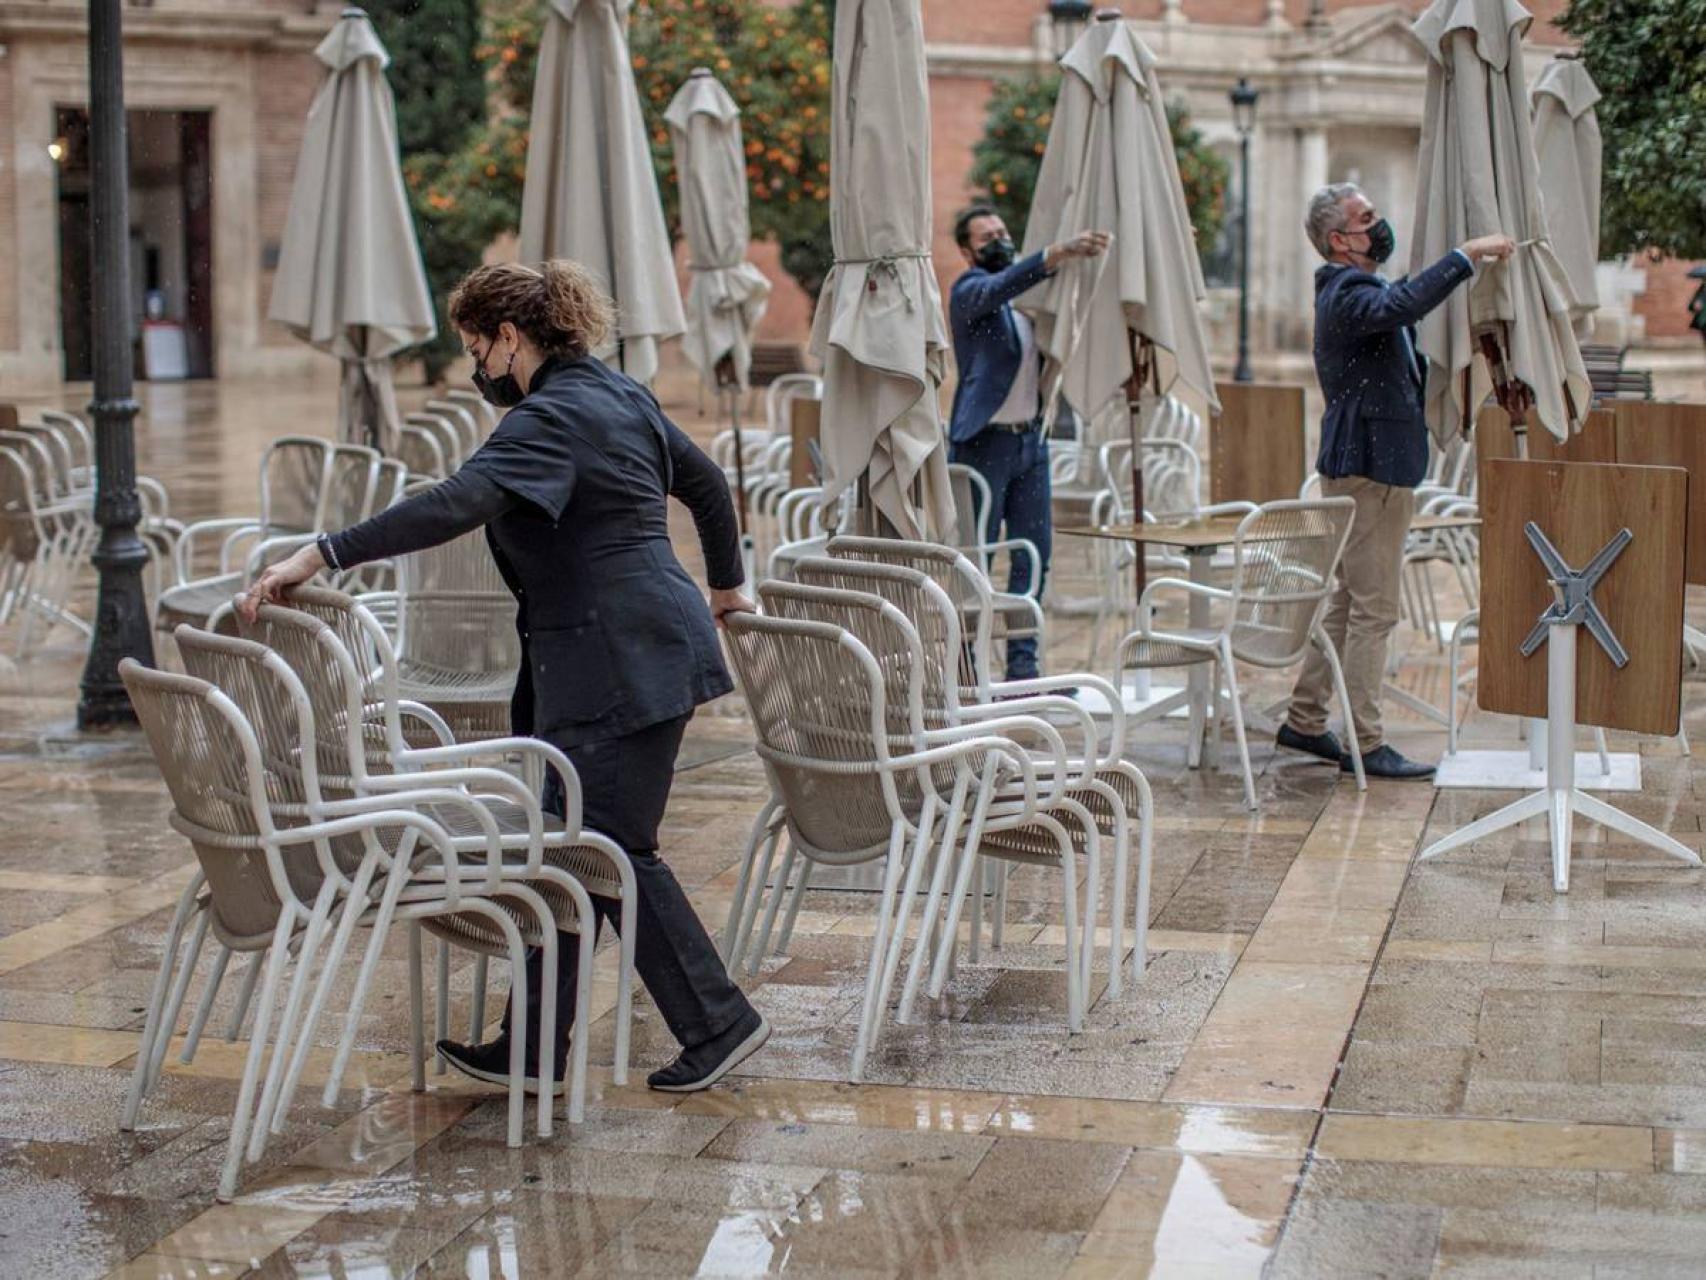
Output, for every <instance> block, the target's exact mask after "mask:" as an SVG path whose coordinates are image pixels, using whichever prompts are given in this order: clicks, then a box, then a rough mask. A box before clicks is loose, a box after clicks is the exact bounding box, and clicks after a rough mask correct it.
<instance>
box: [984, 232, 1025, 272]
mask: <svg viewBox="0 0 1706 1280" xmlns="http://www.w3.org/2000/svg"><path fill="white" fill-rule="evenodd" d="M1018 252H1019V250H1018V247H1017V246H1016V245H1015V244H1014V243H1013V242H1012V241H1011V240H1009V239H1008V238H1007V237H1006V236H1001V237H1000V238H999V239H995V240H985V241H984V242H983V245H982V247H981V248H979V249H978V251H977V254H976V257H977V265H978V266H980V267H982V268H983V269H984V270H985V271H1005V270H1007V268H1008V267H1010V266H1012V265H1013V258H1014V256H1015V255H1016V254H1017V253H1018Z"/></svg>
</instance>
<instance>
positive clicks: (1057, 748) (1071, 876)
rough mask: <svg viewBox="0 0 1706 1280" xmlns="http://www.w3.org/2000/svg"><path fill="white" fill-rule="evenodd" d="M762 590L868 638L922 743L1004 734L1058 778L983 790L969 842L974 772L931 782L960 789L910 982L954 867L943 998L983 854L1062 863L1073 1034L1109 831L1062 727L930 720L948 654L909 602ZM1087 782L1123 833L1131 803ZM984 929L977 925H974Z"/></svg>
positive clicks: (911, 890)
mask: <svg viewBox="0 0 1706 1280" xmlns="http://www.w3.org/2000/svg"><path fill="white" fill-rule="evenodd" d="M760 594H761V596H762V598H763V601H764V605H765V608H766V610H767V611H769V612H771V613H773V614H775V615H777V616H779V617H793V618H798V619H800V620H803V621H828V622H831V623H833V624H835V625H837V626H839V627H841V628H842V629H844V630H846V631H847V632H848V633H849V634H851V635H853V636H854V637H855V638H856V639H858V640H859V641H860V642H861V643H863V644H864V645H865V646H866V648H867V649H868V650H870V651H871V652H872V653H873V654H874V655H875V657H876V658H877V662H878V666H879V668H880V669H881V670H882V672H883V674H884V678H885V682H886V686H887V687H886V690H885V692H886V697H887V705H888V706H889V707H890V708H893V707H895V706H897V705H901V704H902V700H903V699H904V700H905V702H906V703H907V704H915V705H916V707H917V710H916V711H914V712H913V713H912V714H913V715H914V716H915V717H916V718H917V723H918V725H920V726H922V727H920V728H917V729H915V730H914V733H915V734H916V735H917V736H918V739H919V741H921V742H923V743H924V744H926V745H929V744H934V743H935V742H938V741H941V740H944V739H946V740H952V738H953V737H955V736H958V735H961V734H968V733H969V734H995V735H999V736H1000V737H1001V738H1003V739H1005V740H1007V741H1008V742H1009V744H1010V750H1011V751H1012V752H1016V753H1022V754H1024V755H1025V757H1026V758H1027V760H1028V761H1029V762H1030V764H1031V767H1032V770H1033V771H1034V773H1035V775H1036V777H1037V778H1038V779H1039V781H1040V780H1043V779H1045V778H1046V779H1047V780H1049V781H1050V783H1051V785H1050V786H1049V788H1048V790H1047V792H1046V793H1045V794H1042V795H1039V796H1038V797H1037V799H1036V801H1035V802H1034V804H1033V803H1032V802H1031V801H1030V799H1029V798H1028V795H1027V794H1022V792H1023V791H1024V788H1023V787H1020V788H1018V789H1015V787H1014V786H1013V785H1011V784H1007V783H1006V782H1005V781H1004V780H1002V779H1000V778H996V779H992V780H989V781H988V782H986V784H985V787H984V789H983V791H981V792H980V795H979V797H978V810H977V812H976V813H975V814H974V816H973V821H972V823H971V825H970V827H969V829H968V833H967V838H966V840H965V842H964V844H963V845H962V844H961V843H960V842H959V834H960V828H961V823H962V822H963V821H964V819H965V816H966V804H967V802H968V800H969V799H970V797H969V795H968V794H967V791H966V789H965V784H966V783H967V782H969V781H970V779H969V778H968V777H966V776H964V775H962V776H959V777H956V776H955V775H954V774H952V773H951V772H948V771H944V770H943V769H942V768H941V767H938V769H937V770H935V771H933V773H932V775H931V782H932V785H933V787H934V791H935V794H936V797H937V799H938V801H940V799H941V798H942V797H944V796H948V795H949V794H950V793H952V799H951V800H950V801H949V802H948V803H947V806H946V808H945V809H944V810H943V822H944V827H943V835H942V843H941V847H940V849H939V850H938V852H937V858H936V871H935V874H934V876H933V877H932V885H931V894H930V899H929V905H928V906H927V907H926V909H925V914H924V917H923V924H922V926H921V929H920V936H919V941H918V944H917V945H916V946H915V947H914V948H913V962H912V965H911V967H910V970H909V976H908V982H907V986H908V987H911V988H914V989H915V988H916V985H917V980H918V974H919V973H920V972H921V971H922V961H923V956H924V954H925V952H926V951H927V950H928V947H929V942H930V938H931V934H932V926H933V924H934V920H935V907H936V906H937V905H938V904H939V903H940V901H941V895H942V888H943V885H944V884H945V882H946V879H947V875H948V871H949V868H950V866H952V867H954V868H956V869H957V870H956V874H955V885H954V890H953V894H952V896H951V898H950V900H949V909H948V921H947V923H946V925H945V926H944V933H943V942H942V945H941V947H940V948H939V950H938V957H937V967H936V972H935V974H934V975H933V980H932V989H931V994H932V995H933V996H936V995H940V994H941V991H942V988H943V987H944V986H945V985H946V983H947V965H948V960H949V956H950V955H951V952H952V943H951V942H950V941H949V940H950V939H953V938H955V937H956V936H957V933H958V926H959V915H960V908H961V906H962V905H963V902H964V900H965V897H966V895H967V893H968V892H969V890H970V884H971V877H972V871H973V867H974V864H976V863H977V859H978V856H979V854H980V853H981V854H982V855H983V856H987V857H992V858H997V859H1001V860H1002V861H1004V862H1022V863H1031V864H1034V865H1040V866H1050V867H1056V868H1058V869H1059V870H1060V871H1061V873H1062V879H1063V898H1064V904H1065V917H1066V933H1067V942H1066V956H1067V983H1066V990H1067V1025H1068V1028H1069V1029H1070V1030H1073V1031H1076V1030H1078V1029H1080V1027H1081V1025H1082V1017H1083V1011H1084V1001H1085V995H1084V993H1085V991H1086V990H1087V988H1088V975H1089V971H1090V966H1089V959H1090V954H1091V948H1090V946H1089V945H1088V941H1089V938H1088V933H1089V930H1090V929H1091V928H1093V925H1094V921H1095V917H1096V906H1097V892H1098V889H1099V887H1100V882H1101V877H1100V868H1101V846H1100V828H1099V825H1098V823H1097V821H1096V819H1095V817H1094V816H1093V815H1092V814H1091V812H1090V811H1089V809H1088V808H1087V807H1086V806H1085V805H1084V804H1083V803H1081V802H1080V801H1079V800H1078V799H1076V798H1074V796H1073V795H1072V793H1071V789H1070V781H1071V773H1070V762H1069V759H1068V757H1067V755H1066V748H1065V743H1064V741H1063V740H1062V738H1061V735H1060V733H1059V731H1058V730H1057V729H1056V728H1055V727H1054V726H1053V725H1051V724H1049V723H1048V722H1047V721H1044V720H1042V719H1039V718H1036V717H1032V716H1024V715H1020V714H1018V713H1009V714H1006V715H1002V716H999V717H996V716H991V717H987V718H984V719H982V720H981V721H979V722H978V723H973V724H947V723H942V720H943V717H941V716H940V715H937V716H935V717H934V718H935V719H936V720H937V721H938V723H937V724H935V725H930V724H929V723H928V722H929V720H930V719H931V718H932V717H931V715H930V713H929V712H928V711H927V710H926V709H925V707H924V705H923V702H922V698H921V696H920V694H921V689H922V685H923V683H924V681H923V680H921V679H920V676H919V673H920V672H921V671H924V670H928V669H929V668H930V666H931V665H933V663H936V662H937V661H938V660H937V659H936V658H934V657H933V655H931V654H929V653H927V652H925V650H924V648H923V645H922V644H921V642H920V639H919V635H918V632H917V630H916V629H915V628H914V627H913V626H912V623H911V620H910V619H909V618H907V617H906V615H905V614H904V613H902V612H901V610H900V609H898V608H896V607H895V606H894V605H893V604H891V603H889V602H888V601H886V600H884V599H883V598H881V597H880V596H876V595H873V594H870V593H866V592H859V591H846V590H839V589H836V588H830V587H814V586H807V585H804V584H789V583H766V584H765V585H764V587H762V588H761V589H760ZM942 683H945V681H943V682H942ZM891 714H892V712H891ZM893 727H898V726H893ZM956 784H957V789H956ZM1027 785H1028V784H1027ZM1086 785H1088V786H1089V787H1092V788H1098V789H1099V790H1100V792H1101V797H1100V798H1101V799H1102V800H1103V801H1104V802H1105V803H1106V804H1108V805H1109V806H1111V814H1110V817H1111V820H1112V821H1113V822H1114V823H1115V824H1116V825H1117V827H1118V829H1119V834H1120V835H1121V836H1123V835H1124V834H1125V830H1126V822H1125V815H1124V807H1123V805H1122V804H1121V802H1120V799H1119V797H1118V794H1117V793H1116V792H1114V790H1113V789H1112V788H1111V787H1107V786H1105V785H1103V784H1098V783H1096V782H1095V781H1094V780H1091V781H1090V782H1089V783H1088V784H1086ZM1023 810H1029V811H1031V812H1033V813H1034V814H1035V817H1034V819H1033V820H1032V821H1030V822H1028V823H1027V822H1015V821H1014V820H1013V819H1014V815H1015V814H1016V813H1018V812H1020V811H1023ZM1003 837H1006V838H1005V839H1003ZM922 848H923V845H922V844H921V849H922ZM1078 856H1082V857H1083V858H1084V862H1085V868H1084V870H1085V879H1086V883H1087V902H1086V906H1085V910H1084V914H1083V920H1084V921H1086V922H1087V923H1086V924H1085V925H1084V934H1085V936H1083V937H1081V936H1080V925H1079V911H1078V893H1077V881H1078V870H1077V866H1076V862H1077V858H1078ZM788 871H789V867H788V866H787V864H786V863H785V864H784V866H783V869H782V872H781V873H780V875H779V877H778V880H777V894H776V896H775V897H774V898H773V899H772V910H773V911H774V907H775V904H776V902H777V901H778V900H779V898H780V891H781V888H782V885H783V884H784V883H785V882H786V880H787V876H788ZM922 872H923V857H922V856H921V855H920V856H915V858H914V861H913V863H912V865H911V868H910V870H909V873H908V878H907V888H906V891H905V896H904V897H903V898H902V900H901V905H900V916H901V920H900V929H901V931H902V932H904V930H905V926H906V916H907V913H908V911H909V909H910V904H911V901H912V898H913V897H914V896H915V895H916V890H917V885H918V882H919V877H920V876H921V874H922ZM802 882H803V878H802ZM795 892H796V895H797V894H798V893H799V892H800V890H799V888H798V887H796V891H795ZM975 930H976V926H975V925H974V932H975ZM766 932H768V925H767V928H766ZM900 936H901V935H900V934H897V935H896V941H895V944H894V947H895V954H894V957H893V958H892V959H891V961H890V964H891V966H892V965H893V964H894V963H897V962H898V956H899V939H900ZM891 976H892V974H891ZM938 979H939V981H938ZM887 992H888V979H885V981H884V986H883V1000H884V1005H885V1007H886V1002H887ZM909 1017H910V1004H909V1002H906V1001H905V1000H904V998H903V1004H902V1021H905V1020H907V1019H908V1018H909Z"/></svg>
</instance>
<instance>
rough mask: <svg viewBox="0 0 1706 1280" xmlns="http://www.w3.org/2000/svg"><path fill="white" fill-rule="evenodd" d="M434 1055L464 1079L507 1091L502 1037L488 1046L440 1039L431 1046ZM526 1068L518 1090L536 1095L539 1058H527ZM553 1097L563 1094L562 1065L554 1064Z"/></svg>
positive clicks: (506, 1044) (506, 1050) (505, 1042)
mask: <svg viewBox="0 0 1706 1280" xmlns="http://www.w3.org/2000/svg"><path fill="white" fill-rule="evenodd" d="M435 1048H437V1050H438V1056H439V1057H441V1058H443V1059H444V1060H445V1061H446V1062H448V1063H449V1064H450V1065H451V1066H453V1067H455V1068H456V1069H457V1070H458V1071H460V1072H461V1073H462V1074H463V1075H465V1076H471V1077H473V1078H474V1079H475V1080H484V1081H485V1082H486V1083H487V1084H496V1085H502V1086H503V1087H504V1088H506V1089H507V1088H509V1039H508V1038H507V1037H504V1036H500V1037H498V1039H496V1040H493V1041H491V1042H490V1043H489V1044H457V1043H456V1041H454V1040H440V1041H439V1042H438V1044H437V1045H436V1046H435ZM527 1067H528V1070H529V1071H530V1072H531V1074H529V1075H528V1076H527V1077H526V1078H525V1079H524V1080H523V1082H522V1087H523V1088H525V1089H526V1090H527V1092H528V1093H532V1094H537V1093H538V1092H539V1076H538V1067H539V1058H538V1055H537V1053H529V1054H528V1055H527ZM551 1092H552V1094H553V1095H560V1094H561V1093H562V1092H563V1064H562V1063H560V1062H559V1063H558V1064H557V1078H556V1079H555V1080H553V1081H552V1082H551Z"/></svg>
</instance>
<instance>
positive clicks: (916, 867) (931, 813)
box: [873, 796, 936, 1034]
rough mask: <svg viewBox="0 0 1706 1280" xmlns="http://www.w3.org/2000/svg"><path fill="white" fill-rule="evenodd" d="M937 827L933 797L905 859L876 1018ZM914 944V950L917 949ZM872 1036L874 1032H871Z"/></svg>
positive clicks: (891, 978)
mask: <svg viewBox="0 0 1706 1280" xmlns="http://www.w3.org/2000/svg"><path fill="white" fill-rule="evenodd" d="M935 825H936V801H935V797H934V796H929V797H926V798H925V801H924V808H923V811H922V812H921V813H920V815H919V819H918V836H917V839H916V840H914V841H913V846H912V852H911V854H910V855H909V856H908V858H907V867H906V882H905V884H904V885H903V886H902V888H901V891H900V902H899V904H898V905H897V906H896V908H895V926H894V934H893V936H892V937H891V938H890V939H889V945H888V954H887V955H886V956H885V957H884V959H883V977H882V981H881V983H880V984H879V985H878V987H877V1016H878V1017H879V1018H881V1016H882V1015H883V1014H884V1013H886V1012H887V1011H888V1007H889V992H890V991H891V990H892V988H893V986H894V976H895V973H896V972H897V971H898V970H899V968H900V953H901V951H902V949H904V948H905V946H906V922H907V920H908V918H909V917H910V915H911V912H912V903H913V900H914V899H915V898H917V896H918V881H919V880H920V878H922V876H923V874H924V864H925V863H926V862H928V861H929V860H930V836H931V834H932V832H933V831H934V829H935ZM923 932H924V926H923V922H922V921H920V922H919V936H920V937H921V938H922V936H923ZM917 945H918V944H917V943H914V944H913V946H914V949H916V947H917ZM873 1034H874V1029H873Z"/></svg>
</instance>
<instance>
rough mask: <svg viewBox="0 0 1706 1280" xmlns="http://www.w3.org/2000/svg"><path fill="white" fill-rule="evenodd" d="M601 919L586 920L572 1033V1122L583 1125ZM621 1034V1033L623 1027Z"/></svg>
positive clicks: (619, 1055)
mask: <svg viewBox="0 0 1706 1280" xmlns="http://www.w3.org/2000/svg"><path fill="white" fill-rule="evenodd" d="M597 928H598V918H597V917H596V916H595V917H593V919H591V920H587V921H583V922H582V924H581V928H580V937H579V938H578V939H577V945H578V946H579V947H580V972H579V973H578V974H576V975H575V983H576V986H575V1024H574V1028H573V1030H572V1031H571V1032H570V1033H569V1055H570V1056H569V1064H568V1066H569V1123H570V1124H580V1123H582V1122H583V1121H584V1120H585V1119H586V1057H587V1052H586V1051H587V1041H588V1040H590V1039H592V1012H591V1006H592V949H593V944H594V942H595V941H596V930H597ZM617 1025H618V1034H619V1035H620V1034H621V1025H622V1024H620V1023H618V1024H617ZM617 1059H618V1061H619V1062H621V1063H622V1064H623V1065H622V1071H623V1075H624V1076H626V1074H627V1063H626V1055H625V1051H618V1053H617Z"/></svg>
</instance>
